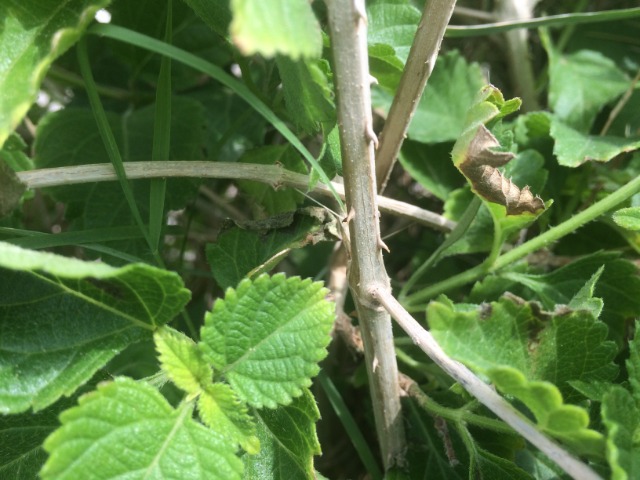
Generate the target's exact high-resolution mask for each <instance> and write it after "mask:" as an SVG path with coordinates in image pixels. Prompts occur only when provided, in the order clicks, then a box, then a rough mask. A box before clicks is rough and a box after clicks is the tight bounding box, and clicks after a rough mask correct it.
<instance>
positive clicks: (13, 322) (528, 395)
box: [0, 0, 640, 480]
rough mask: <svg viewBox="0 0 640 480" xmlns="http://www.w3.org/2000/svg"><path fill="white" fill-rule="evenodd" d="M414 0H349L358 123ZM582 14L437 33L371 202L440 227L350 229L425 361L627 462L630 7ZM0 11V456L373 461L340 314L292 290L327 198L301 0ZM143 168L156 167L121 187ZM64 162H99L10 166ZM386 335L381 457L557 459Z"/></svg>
mask: <svg viewBox="0 0 640 480" xmlns="http://www.w3.org/2000/svg"><path fill="white" fill-rule="evenodd" d="M54 3H55V5H54ZM423 3H424V2H421V1H419V0H416V1H412V0H371V1H368V2H367V3H366V8H367V16H368V29H369V30H368V32H369V33H368V53H369V64H370V73H371V75H372V76H373V77H375V78H376V80H377V84H376V85H375V86H374V87H372V101H373V107H374V120H375V122H376V125H375V126H376V130H377V131H379V130H380V129H381V125H383V123H384V119H385V118H386V115H387V113H388V110H389V108H390V106H391V104H392V102H393V99H394V96H395V94H396V92H397V88H398V84H399V82H400V78H401V75H402V71H403V68H404V65H405V63H406V61H407V57H408V55H409V50H410V46H411V44H412V41H413V36H414V33H415V31H416V28H417V24H418V22H419V20H420V17H421V10H420V9H421V8H422V4H423ZM493 3H499V2H480V1H471V0H469V1H460V2H459V5H460V6H462V7H468V8H466V9H461V10H460V11H458V12H456V13H455V14H454V17H453V19H454V23H456V24H458V25H461V24H462V25H465V26H466V27H471V26H472V25H474V24H476V23H478V22H479V20H478V18H485V19H486V18H487V15H488V14H489V13H490V14H491V17H490V18H493V19H498V17H499V14H500V11H499V10H498V9H497V7H496V10H495V11H491V9H492V8H493V7H494V5H493ZM504 3H509V2H506V1H505V2H504ZM522 3H525V2H522ZM532 3H536V2H532ZM574 3H575V5H574ZM616 3H617V5H616V8H623V7H633V6H635V5H634V2H616ZM481 7H482V8H481ZM103 8H106V9H107V11H108V13H109V15H110V22H109V23H108V24H102V25H101V24H98V23H97V22H94V21H93V19H94V16H96V12H98V10H100V9H103ZM608 8H610V6H609V5H608V4H607V2H604V1H593V2H564V1H563V2H552V1H542V2H540V3H539V5H538V6H537V7H536V9H535V10H534V12H535V14H536V15H539V16H540V17H541V18H542V21H541V22H539V24H538V25H537V27H539V28H538V29H537V30H534V29H530V30H522V29H520V30H517V31H519V32H525V31H527V32H528V34H529V38H528V40H524V41H527V42H528V43H527V48H528V49H529V56H528V57H526V58H519V59H517V61H516V60H514V58H513V57H511V56H510V55H509V51H510V50H511V49H512V47H513V42H517V41H518V40H517V38H516V37H515V36H513V35H511V36H507V34H505V33H500V32H496V31H495V30H494V27H491V26H487V27H486V28H485V29H484V30H482V29H480V30H477V31H472V29H471V28H463V27H459V28H452V29H449V30H448V33H447V35H446V37H445V40H444V43H443V47H442V51H441V52H440V56H439V57H438V59H437V62H436V65H435V69H434V71H433V75H432V76H431V78H430V80H429V83H428V85H427V88H426V90H425V93H424V95H423V96H422V98H421V99H420V100H419V103H418V106H417V110H416V113H415V116H414V118H413V120H412V123H411V124H410V127H409V130H408V136H407V140H406V141H405V142H404V144H403V147H402V150H401V152H400V157H399V163H398V165H397V166H396V168H395V170H394V172H393V174H392V176H391V179H390V181H389V184H388V187H387V189H386V191H385V193H384V195H385V196H388V197H391V198H395V199H398V200H402V201H404V202H407V203H410V204H413V205H416V206H419V207H421V208H423V209H427V210H431V211H435V212H443V215H444V216H445V217H446V218H447V219H449V220H450V221H453V222H456V224H455V225H457V226H456V227H455V228H454V229H453V231H446V232H442V231H439V230H436V229H432V228H429V227H428V226H425V225H423V224H421V223H419V222H417V221H415V220H413V219H412V218H410V217H409V218H407V217H406V216H404V217H401V216H397V217H396V216H394V215H393V214H392V213H385V214H384V215H383V216H382V218H381V230H382V234H383V238H384V242H385V243H386V244H387V245H388V246H389V249H390V252H389V253H385V262H386V265H387V271H388V274H389V276H390V277H391V283H392V287H393V291H394V294H396V295H397V298H398V299H399V301H400V302H401V303H402V304H403V306H405V308H406V309H407V310H408V311H410V312H411V313H413V314H415V315H416V318H417V319H418V320H419V321H420V322H422V324H423V325H425V326H426V327H428V328H429V330H430V331H431V333H432V334H433V336H434V338H435V339H436V340H437V342H438V343H439V344H440V345H441V346H442V348H443V349H444V350H445V352H446V353H447V354H448V355H450V356H451V357H452V358H454V359H455V360H458V361H459V362H461V363H463V364H464V365H466V366H467V367H469V368H470V369H471V370H472V371H473V372H475V373H476V374H477V375H478V376H480V378H482V379H483V380H486V381H487V382H489V383H491V384H492V385H494V386H495V387H496V389H497V390H498V391H499V392H500V393H501V394H503V395H504V396H505V397H506V398H507V399H508V400H509V401H510V402H512V404H513V405H514V406H516V408H518V409H519V410H520V411H521V412H522V413H523V415H524V416H526V417H528V418H529V419H531V421H532V423H533V424H534V425H535V427H536V428H537V429H539V430H540V431H541V432H543V433H545V434H546V435H548V436H549V437H551V438H553V439H554V440H555V441H557V442H558V443H559V444H561V445H563V447H564V448H566V449H567V450H568V451H569V452H571V453H573V454H574V455H576V456H578V457H579V458H580V459H581V460H582V461H583V462H584V463H585V464H588V465H589V466H590V467H591V468H593V469H594V470H595V471H596V472H597V473H598V474H600V475H602V476H603V477H604V478H614V479H633V478H638V476H639V475H640V461H639V460H638V459H639V458H640V442H638V438H640V336H638V332H637V329H638V328H639V326H640V323H638V322H637V320H638V318H639V317H640V275H639V272H638V267H637V265H638V253H640V236H639V235H638V232H639V231H640V155H638V153H637V152H636V150H638V149H640V114H639V113H638V112H640V89H639V88H638V85H639V82H638V78H639V76H638V71H640V54H639V53H638V48H637V21H638V20H637V19H638V17H640V9H638V8H628V10H627V11H625V12H621V13H619V14H616V15H617V18H616V19H615V20H611V19H610V18H609V17H606V14H605V15H603V16H599V15H597V14H596V15H595V16H592V17H583V16H580V14H581V13H584V12H586V11H589V12H603V13H604V12H605V11H606V10H607V9H608ZM572 9H573V10H572ZM576 10H579V11H576ZM474 12H475V15H474ZM102 13H106V12H104V11H102V12H101V14H102ZM557 14H567V15H566V16H565V17H562V18H556V19H553V18H552V17H549V19H548V20H549V21H548V22H547V23H548V24H547V25H545V20H544V19H545V15H557ZM605 17H606V18H605ZM0 18H1V19H2V22H3V26H2V28H1V29H0V147H1V149H0V215H3V216H2V218H0V478H3V479H4V478H6V479H31V478H36V477H38V475H40V476H41V477H42V478H45V479H71V480H73V479H80V478H100V479H110V478H125V477H126V478H154V479H176V480H178V479H180V480H182V479H191V478H212V479H217V478H219V479H224V480H227V479H241V478H245V479H265V480H266V479H287V480H289V479H294V480H295V479H314V478H323V476H324V477H327V478H332V479H333V478H335V479H341V478H363V477H364V476H365V475H367V474H368V475H370V478H374V479H378V478H382V475H383V474H382V473H381V472H382V469H383V464H382V463H383V462H382V461H381V459H380V455H378V453H377V452H378V447H377V439H376V429H375V425H374V420H373V413H372V401H371V399H370V397H369V391H368V389H367V385H366V383H367V379H366V374H365V368H364V365H363V361H362V348H361V344H360V343H359V337H358V333H357V329H353V326H357V324H358V319H357V315H356V314H355V313H352V312H353V304H352V301H351V300H350V299H347V301H346V304H345V305H344V308H342V306H341V304H339V307H340V308H339V311H338V312H337V315H336V310H335V304H334V302H333V301H332V300H333V299H334V298H337V297H340V294H341V292H340V291H339V290H333V291H330V290H329V289H328V288H325V286H324V284H323V283H322V280H327V279H328V278H329V275H330V274H331V273H332V272H333V273H334V274H335V272H336V271H337V270H339V268H338V267H340V266H341V265H338V264H337V263H336V258H337V256H334V246H335V244H336V242H337V241H339V240H340V239H341V238H343V235H344V228H345V224H344V223H343V221H342V219H343V218H344V216H345V215H346V212H345V210H344V204H343V200H341V199H340V197H339V196H338V194H337V193H336V189H337V188H338V187H339V185H334V186H331V185H330V183H329V180H331V179H335V178H336V177H339V176H340V175H341V174H342V167H341V150H340V137H339V134H338V130H339V129H338V127H337V116H336V107H335V103H336V102H335V100H336V98H335V95H336V92H335V89H334V83H333V80H334V74H333V71H332V66H331V62H332V54H333V52H332V42H331V39H330V37H329V35H328V27H327V12H326V6H325V5H324V3H323V2H320V1H315V2H308V1H307V0H228V1H213V0H211V1H207V0H184V1H179V0H145V1H135V2H134V1H125V0H112V1H111V2H109V1H108V0H66V1H64V2H52V3H51V5H50V6H43V5H41V3H39V2H35V1H34V0H22V1H21V2H17V1H15V0H11V1H9V2H3V4H2V5H0ZM97 18H102V17H101V16H100V14H99V15H98V17H97ZM585 19H587V20H588V21H585ZM634 22H635V23H634ZM512 27H513V25H512ZM510 33H513V30H510ZM468 35H473V37H469V38H466V37H467V36H468ZM525 66H526V67H528V68H524V67H525ZM531 71H533V72H536V73H535V76H534V77H535V78H529V80H531V83H530V84H531V85H533V86H534V88H533V89H530V90H529V91H526V89H527V88H529V87H527V85H529V83H528V82H527V81H526V80H527V79H526V77H527V75H529V73H527V72H531ZM494 85H495V86H494ZM523 90H524V91H523ZM36 97H37V102H36V103H34V101H35V99H36ZM520 97H522V99H523V101H521V100H520ZM532 99H533V100H532ZM149 161H176V162H184V163H179V165H184V167H180V166H178V168H177V170H178V173H174V174H171V175H168V176H167V177H166V178H163V177H161V176H160V177H159V176H158V175H151V176H153V177H154V178H152V179H149V178H146V179H136V180H132V179H131V178H128V174H127V164H128V163H129V162H149ZM190 161H202V162H209V163H210V164H211V165H214V164H216V163H221V162H228V165H231V166H232V167H250V168H251V167H252V168H254V170H252V171H253V172H254V174H253V175H244V174H243V175H244V176H243V175H240V174H239V173H238V175H235V177H236V178H234V175H226V176H225V175H218V177H220V178H214V179H212V178H197V177H198V176H197V175H192V174H190V173H189V169H191V168H192V162H190ZM93 164H110V165H112V166H113V171H115V174H116V176H115V178H111V179H110V180H111V181H97V180H98V178H97V177H95V176H93V177H90V180H89V181H78V180H76V179H74V178H73V177H72V176H68V177H64V178H65V180H63V181H62V182H59V183H58V184H56V185H55V186H51V185H45V186H43V187H42V188H37V189H29V188H27V187H28V186H29V182H28V180H26V179H27V178H32V177H27V174H30V173H33V172H37V171H38V170H40V169H50V168H57V167H66V168H67V170H65V172H66V173H67V174H68V175H71V173H69V172H74V171H80V170H81V167H82V166H84V165H93ZM149 165H150V166H149V167H148V169H147V170H146V171H147V172H152V171H153V168H154V166H153V165H154V164H149ZM275 166H277V167H278V168H277V169H275V170H276V171H287V172H293V173H295V174H297V176H295V177H294V176H291V177H287V178H288V179H287V178H284V177H283V178H278V179H276V178H273V177H271V176H270V175H271V173H272V172H273V171H274V167H275ZM229 168H231V167H229ZM235 171H238V172H240V171H241V170H240V169H238V170H234V172H235ZM242 171H243V172H244V171H247V172H248V171H249V170H242ZM48 175H50V176H51V175H53V174H52V173H50V172H49V173H48ZM185 177H188V178H185ZM52 178H53V177H52ZM292 178H296V179H298V180H297V181H298V183H297V184H296V183H295V182H293V181H292V180H291V179H292ZM21 182H24V183H25V185H23V184H22V183H21ZM300 182H301V183H300ZM305 186H306V188H305ZM318 187H322V188H323V189H324V190H326V192H325V195H324V196H322V197H321V196H318V195H316V193H318V190H319V188H318ZM314 192H315V193H314ZM327 192H328V195H327V194H326V193H327ZM332 196H333V198H332ZM327 199H328V200H327ZM45 250H46V251H45ZM343 266H344V265H343ZM327 286H329V284H327ZM332 288H334V287H333V285H332ZM349 315H350V316H351V318H350V319H349V317H348V316H349ZM336 317H338V318H339V319H342V321H341V322H339V323H338V325H337V327H336V328H333V326H334V321H335V319H336ZM345 318H347V321H346V322H345V321H344V319H345ZM394 333H395V335H396V337H395V345H396V351H397V358H398V362H399V368H400V370H401V372H402V373H403V374H404V375H406V376H407V377H410V378H411V379H412V380H413V382H412V385H414V386H413V387H411V388H408V389H407V392H408V395H407V396H406V398H404V399H403V409H404V410H403V412H404V419H403V421H404V422H405V425H406V432H407V437H408V445H409V448H408V450H407V452H406V462H404V464H403V465H400V466H398V467H397V468H395V469H394V470H393V471H391V472H387V476H388V478H409V479H412V478H429V479H432V478H437V479H440V478H442V479H456V478H470V479H475V478H485V479H489V478H490V479H501V478H504V479H531V478H535V479H540V480H542V479H551V478H565V477H566V474H565V473H563V472H562V470H560V469H559V467H558V466H557V465H556V464H554V462H553V461H552V459H550V458H547V457H546V456H545V455H543V454H542V453H540V452H539V451H537V450H536V449H535V448H534V447H533V446H531V445H529V444H527V443H525V442H524V441H523V440H522V438H521V437H520V436H519V435H518V434H517V433H516V432H514V431H513V430H511V429H510V427H508V426H507V425H506V424H504V423H503V422H502V421H501V420H499V419H497V418H496V417H495V416H494V415H493V414H492V413H491V412H490V411H489V410H488V409H487V408H485V407H484V406H483V405H482V404H480V403H479V402H478V401H477V400H475V399H474V398H472V397H470V396H469V394H468V393H467V392H466V391H465V390H464V389H463V388H461V386H460V385H458V384H455V383H454V382H453V381H452V380H451V379H450V378H449V377H448V376H447V375H446V374H445V373H444V372H443V371H442V370H441V369H440V368H439V367H438V366H436V365H435V364H434V363H432V362H431V361H430V360H429V359H428V358H427V357H426V356H425V355H424V353H423V352H422V351H420V350H418V349H417V348H416V347H415V346H414V345H413V343H412V342H411V340H410V339H409V337H407V336H406V335H405V334H404V333H402V332H401V331H397V332H394ZM316 379H317V380H316ZM427 395H428V396H427Z"/></svg>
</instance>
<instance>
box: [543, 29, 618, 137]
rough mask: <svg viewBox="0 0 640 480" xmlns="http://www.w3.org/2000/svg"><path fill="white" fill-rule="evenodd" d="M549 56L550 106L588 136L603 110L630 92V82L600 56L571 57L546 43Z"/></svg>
mask: <svg viewBox="0 0 640 480" xmlns="http://www.w3.org/2000/svg"><path fill="white" fill-rule="evenodd" d="M546 43H547V45H546V48H547V53H548V54H549V105H550V106H551V108H552V109H553V111H554V113H555V115H556V116H557V118H558V119H559V120H561V121H562V122H564V123H566V124H567V125H568V126H570V127H573V128H575V129H576V130H577V131H579V132H588V131H589V129H590V128H591V125H592V124H593V121H594V119H595V117H596V115H597V113H598V112H599V111H600V109H601V108H602V107H603V106H605V105H606V104H607V103H609V102H611V101H613V100H615V98H616V97H618V96H619V95H622V94H623V93H624V92H625V91H626V90H627V89H628V88H629V82H630V81H629V78H628V77H627V75H626V74H625V73H624V72H622V71H621V70H620V69H619V68H618V67H617V66H616V64H615V63H614V62H613V61H612V60H610V59H608V58H607V57H605V56H604V55H602V54H601V53H599V52H596V51H592V50H580V51H578V52H575V53H571V54H568V55H562V54H560V53H558V52H556V51H555V49H554V47H553V46H551V45H550V43H549V42H546Z"/></svg>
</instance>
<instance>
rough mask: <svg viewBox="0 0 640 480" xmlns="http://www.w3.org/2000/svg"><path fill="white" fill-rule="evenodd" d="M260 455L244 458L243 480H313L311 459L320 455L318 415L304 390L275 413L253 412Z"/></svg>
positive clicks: (311, 398)
mask: <svg viewBox="0 0 640 480" xmlns="http://www.w3.org/2000/svg"><path fill="white" fill-rule="evenodd" d="M254 413H255V416H256V419H257V422H258V438H259V439H260V453H258V454H257V455H245V456H244V466H245V474H244V478H245V479H246V480H253V479H256V478H272V477H273V475H274V472H277V474H276V476H278V477H279V478H283V479H284V478H286V479H287V480H315V478H316V476H315V474H314V468H313V456H314V455H319V454H320V453H321V452H320V444H319V443H318V438H317V436H316V425H315V424H316V422H317V421H318V420H319V419H320V412H319V411H318V407H317V406H316V401H315V399H314V398H313V395H311V393H310V392H309V391H308V390H307V389H304V390H303V394H302V395H301V396H300V397H298V398H296V399H294V400H293V402H292V403H291V405H288V406H285V407H282V406H281V407H278V408H277V409H276V410H269V409H262V410H256V411H255V412H254Z"/></svg>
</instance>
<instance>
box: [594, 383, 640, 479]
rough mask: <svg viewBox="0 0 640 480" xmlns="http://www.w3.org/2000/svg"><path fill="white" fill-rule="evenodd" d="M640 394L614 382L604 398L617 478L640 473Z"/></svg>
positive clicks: (610, 458) (610, 455)
mask: <svg viewBox="0 0 640 480" xmlns="http://www.w3.org/2000/svg"><path fill="white" fill-rule="evenodd" d="M638 401H639V396H638V394H637V393H636V395H635V398H634V395H632V394H631V393H629V391H627V390H625V389H624V388H623V387H620V386H618V385H614V386H613V387H611V390H610V391H609V392H607V393H606V394H605V395H604V397H603V398H602V421H603V422H604V424H605V426H606V427H607V461H608V462H609V466H610V467H611V471H612V475H611V478H612V479H614V480H627V479H634V478H637V477H638V475H640V442H639V441H638V437H639V435H640V409H639V408H638Z"/></svg>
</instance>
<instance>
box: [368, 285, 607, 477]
mask: <svg viewBox="0 0 640 480" xmlns="http://www.w3.org/2000/svg"><path fill="white" fill-rule="evenodd" d="M371 293H372V295H373V296H375V297H376V298H377V299H378V301H379V302H380V303H381V304H382V305H384V308H386V309H387V311H389V313H390V314H391V315H392V316H393V318H394V319H395V320H396V321H397V322H398V325H400V327H401V328H402V329H403V330H404V331H405V332H407V334H408V335H409V336H410V337H411V339H412V340H413V342H414V343H415V344H416V345H417V346H418V347H420V349H422V351H423V352H425V353H426V354H427V355H428V356H429V357H430V358H431V359H432V360H433V361H434V362H435V363H436V364H438V366H440V368H442V369H443V370H444V371H445V372H447V373H448V374H449V375H450V376H451V377H452V378H453V379H454V380H456V381H457V382H458V383H459V384H460V385H461V386H462V387H464V389H465V390H467V391H468V392H469V393H470V394H471V395H473V396H474V397H476V398H477V399H478V400H479V401H480V402H481V403H482V404H483V405H484V406H486V407H487V408H488V409H489V410H491V411H492V412H493V413H495V414H496V415H497V416H498V417H500V418H501V419H502V420H504V421H505V423H507V424H509V425H510V426H511V427H512V428H513V429H514V430H515V431H516V432H518V433H519V434H520V435H522V436H523V437H524V438H525V439H527V440H528V441H529V442H531V443H532V444H533V445H535V446H536V447H538V448H539V449H540V450H541V451H542V452H543V453H544V454H545V455H547V456H548V457H549V458H550V459H551V460H552V461H553V462H555V463H556V464H557V465H558V466H559V467H560V468H562V469H563V470H564V471H565V472H567V474H569V475H570V476H571V477H572V478H575V479H576V480H601V477H600V476H599V475H598V474H597V473H596V472H594V471H593V470H592V469H591V468H589V466H588V465H586V464H584V463H582V462H581V461H580V460H578V459H577V458H575V457H574V456H572V455H571V454H570V453H569V452H567V451H566V450H564V449H563V448H562V447H561V446H560V445H558V444H557V443H555V442H553V441H552V440H550V439H549V438H547V437H546V436H545V435H544V434H542V433H541V432H540V431H539V430H538V429H537V428H536V427H535V426H534V425H532V424H531V422H529V421H528V420H527V419H525V418H524V417H523V416H522V415H521V414H520V413H519V412H518V411H517V410H516V409H515V408H514V407H512V406H511V404H510V403H509V402H507V401H506V400H505V399H504V398H502V397H501V396H500V395H498V394H497V393H496V391H495V390H493V389H492V388H491V387H490V386H489V385H487V384H486V383H484V382H483V381H482V380H480V379H479V378H478V377H476V376H475V375H474V373H473V372H472V371H471V370H469V369H468V368H467V367H465V366H464V365H462V364H461V363H459V362H456V361H455V360H453V359H452V358H450V357H449V356H448V355H447V354H446V353H445V352H444V350H442V348H440V345H438V343H437V342H436V341H435V339H434V338H433V336H432V335H431V333H429V332H428V331H427V330H425V329H424V328H423V327H422V326H421V325H420V324H419V323H418V322H417V321H416V320H415V319H414V318H413V317H412V316H411V315H410V314H409V313H408V312H407V311H406V310H405V309H404V308H403V307H402V305H400V303H398V301H397V300H396V299H395V298H393V296H392V295H391V294H390V293H389V292H388V291H387V290H385V289H377V288H375V287H374V289H373V290H372V292H371Z"/></svg>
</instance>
